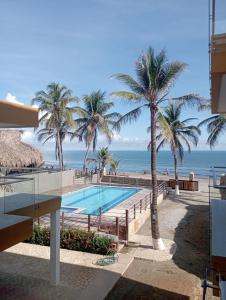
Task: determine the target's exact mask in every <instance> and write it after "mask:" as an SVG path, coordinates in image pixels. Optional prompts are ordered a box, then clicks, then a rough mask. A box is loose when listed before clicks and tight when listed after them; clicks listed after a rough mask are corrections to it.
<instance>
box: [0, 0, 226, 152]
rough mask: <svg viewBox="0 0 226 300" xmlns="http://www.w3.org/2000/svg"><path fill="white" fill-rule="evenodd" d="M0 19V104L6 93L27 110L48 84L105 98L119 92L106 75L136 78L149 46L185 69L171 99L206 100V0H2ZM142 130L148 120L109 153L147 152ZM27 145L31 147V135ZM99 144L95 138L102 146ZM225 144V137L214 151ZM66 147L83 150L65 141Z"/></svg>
mask: <svg viewBox="0 0 226 300" xmlns="http://www.w3.org/2000/svg"><path fill="white" fill-rule="evenodd" d="M0 19H1V26H0V36H1V47H0V66H1V67H0V98H3V99H4V98H6V95H7V93H10V94H11V95H13V96H15V97H16V99H17V100H18V101H21V102H23V103H26V104H30V101H31V99H32V97H33V95H34V93H35V92H36V91H38V90H40V89H44V88H45V87H46V85H47V84H48V83H50V82H52V81H57V82H61V83H63V84H65V85H67V86H68V87H69V88H71V89H72V90H73V92H74V94H75V95H77V96H79V97H81V96H82V95H83V94H86V93H89V92H91V91H93V90H96V89H99V88H101V89H102V90H105V91H106V92H107V93H110V92H112V91H114V90H117V89H120V88H122V86H121V85H120V84H119V83H118V82H117V81H115V80H113V79H110V76H111V75H112V74H114V73H117V72H123V73H129V74H131V75H133V74H134V62H135V61H136V59H137V58H138V56H139V54H140V53H141V52H142V51H145V50H146V49H147V47H148V45H152V46H153V47H154V48H155V49H156V51H159V50H160V49H162V48H165V49H166V50H167V53H168V56H169V59H170V60H180V61H183V62H185V63H187V64H188V67H187V70H186V71H185V72H184V73H183V74H182V75H181V77H180V78H179V80H178V81H177V83H176V85H175V86H174V88H173V89H172V91H171V96H180V95H184V94H187V93H190V92H194V93H198V94H200V95H202V96H204V97H206V98H209V80H208V7H207V1H206V0H199V1H195V0H190V1H187V0H186V1H185V0H161V1H154V0H83V1H77V0H65V1H59V0H54V1H53V0H48V1H43V0H39V1H34V0H30V1H29V0H26V1H25V0H20V1H16V0H1V2H0ZM8 99H11V100H12V99H14V100H15V98H14V97H11V96H10V95H9V97H8ZM109 100H112V99H109ZM115 106H116V109H117V110H118V111H119V112H121V113H125V112H127V111H128V110H129V109H130V108H131V106H128V105H126V104H125V103H124V104H123V103H122V102H120V101H118V100H115ZM207 115H208V113H207V112H205V113H197V112H196V111H193V110H187V111H186V112H185V113H184V117H191V116H192V117H198V118H199V119H202V118H205V117H206V116H207ZM147 125H148V114H144V115H143V116H142V117H141V118H140V119H139V121H138V122H137V123H135V124H131V125H129V124H128V125H126V126H125V127H124V128H123V129H122V131H121V132H120V133H119V134H116V135H115V139H114V141H113V143H112V149H146V145H147V141H148V136H147V133H146V127H147ZM24 139H25V140H26V141H29V142H32V143H36V141H35V138H34V135H33V133H32V131H28V132H26V133H25V136H24ZM205 140H206V132H205V130H204V131H203V135H202V138H201V139H200V145H199V147H198V149H208V146H206V144H205ZM104 143H105V141H104V139H103V138H102V137H100V141H99V145H102V144H104ZM47 146H48V145H47ZM49 146H51V145H49ZM225 146H226V144H225V143H224V141H223V139H222V140H221V142H220V143H219V145H218V146H217V147H216V149H225ZM65 147H66V148H69V147H70V148H74V149H81V148H82V147H83V146H82V145H81V144H78V143H77V142H74V143H72V144H70V143H69V142H68V141H66V144H65Z"/></svg>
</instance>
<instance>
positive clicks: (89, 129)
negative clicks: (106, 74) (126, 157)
mask: <svg viewBox="0 0 226 300" xmlns="http://www.w3.org/2000/svg"><path fill="white" fill-rule="evenodd" d="M105 96H106V93H105V92H102V91H101V90H98V91H94V92H92V93H91V94H90V95H85V96H84V97H83V103H84V108H82V107H77V108H76V109H77V114H78V115H79V118H77V119H76V120H75V122H76V124H77V125H78V129H77V130H76V131H75V133H74V134H73V135H72V139H73V138H74V137H77V136H79V140H80V141H83V140H84V141H85V144H86V153H85V156H84V163H83V171H84V170H85V169H86V163H87V157H88V153H89V150H90V148H91V147H92V150H93V151H95V149H96V145H97V137H98V134H103V135H104V136H105V137H106V138H107V139H108V142H109V143H110V142H111V140H112V137H113V131H112V127H113V126H114V125H115V123H116V121H117V120H118V119H119V118H120V117H121V115H120V114H119V113H117V112H109V110H110V109H111V108H112V107H113V106H114V103H113V102H105Z"/></svg>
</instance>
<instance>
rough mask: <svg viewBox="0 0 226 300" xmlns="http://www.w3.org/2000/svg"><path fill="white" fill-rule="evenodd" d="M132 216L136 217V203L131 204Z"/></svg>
mask: <svg viewBox="0 0 226 300" xmlns="http://www.w3.org/2000/svg"><path fill="white" fill-rule="evenodd" d="M133 218H134V219H136V204H134V205H133Z"/></svg>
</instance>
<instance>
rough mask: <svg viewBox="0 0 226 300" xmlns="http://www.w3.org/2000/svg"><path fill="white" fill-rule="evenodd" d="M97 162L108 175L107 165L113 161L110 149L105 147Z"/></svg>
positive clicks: (98, 155)
mask: <svg viewBox="0 0 226 300" xmlns="http://www.w3.org/2000/svg"><path fill="white" fill-rule="evenodd" d="M97 160H98V162H99V166H100V169H101V171H102V172H103V174H104V175H106V170H105V168H106V165H107V164H108V163H109V162H110V161H111V153H110V152H109V150H108V147H103V148H101V149H100V150H99V151H98V153H97Z"/></svg>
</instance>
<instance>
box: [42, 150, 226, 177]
mask: <svg viewBox="0 0 226 300" xmlns="http://www.w3.org/2000/svg"><path fill="white" fill-rule="evenodd" d="M110 152H111V153H112V158H113V159H117V160H119V161H120V163H119V168H118V171H119V172H137V173H144V172H147V173H148V172H150V152H149V151H147V150H110ZM42 153H43V157H44V161H45V163H46V164H47V165H49V164H50V165H51V164H53V165H55V164H57V162H56V160H55V157H54V156H55V154H54V151H51V150H45V151H43V150H42ZM84 154H85V150H64V163H65V167H66V168H75V169H82V165H83V159H84ZM95 154H96V152H92V151H91V152H90V153H89V155H88V157H90V158H95ZM157 163H158V166H157V169H158V171H159V172H160V173H164V172H166V171H168V172H169V173H170V174H173V171H174V164H173V158H172V153H171V151H169V150H164V151H160V152H158V160H157ZM224 165H226V151H223V150H195V151H192V152H190V153H189V152H188V151H185V152H184V159H183V162H182V164H179V172H180V174H181V175H188V174H189V173H190V172H194V173H195V174H197V175H202V176H208V175H209V170H210V168H211V167H212V166H224ZM87 167H88V169H89V170H92V169H94V168H95V163H89V164H88V166H87Z"/></svg>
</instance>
